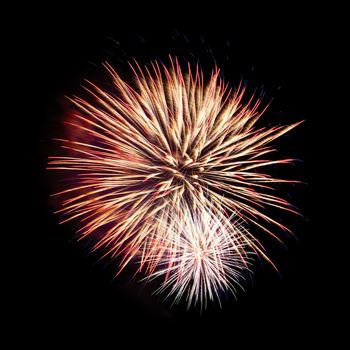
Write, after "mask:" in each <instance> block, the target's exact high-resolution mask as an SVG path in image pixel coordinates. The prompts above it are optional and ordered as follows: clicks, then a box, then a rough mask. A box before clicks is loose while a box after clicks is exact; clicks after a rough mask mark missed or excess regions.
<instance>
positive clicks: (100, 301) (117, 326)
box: [14, 3, 333, 348]
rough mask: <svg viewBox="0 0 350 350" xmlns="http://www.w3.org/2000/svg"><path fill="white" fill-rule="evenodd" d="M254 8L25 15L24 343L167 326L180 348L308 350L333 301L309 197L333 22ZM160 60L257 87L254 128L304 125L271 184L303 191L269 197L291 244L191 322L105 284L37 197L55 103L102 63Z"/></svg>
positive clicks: (322, 235) (108, 280) (320, 227)
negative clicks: (217, 342) (208, 344)
mask: <svg viewBox="0 0 350 350" xmlns="http://www.w3.org/2000/svg"><path fill="white" fill-rule="evenodd" d="M172 6H173V7H175V6H177V5H176V4H175V3H173V4H172ZM131 7H132V6H131ZM253 7H254V6H253V5H252V6H251V7H250V6H249V5H248V6H247V8H246V9H244V10H238V9H237V10H236V11H234V10H232V9H231V10H228V9H225V8H220V7H219V6H218V7H215V8H213V9H210V8H209V9H207V11H205V13H202V12H201V11H196V10H194V11H193V12H191V13H190V14H189V13H188V11H187V10H185V9H184V11H183V12H182V11H175V9H174V11H175V12H176V13H173V11H172V8H171V7H170V8H169V10H168V11H166V15H164V14H157V13H156V12H154V11H152V10H151V9H145V10H143V9H141V10H139V11H137V13H135V12H134V9H130V8H129V9H128V10H125V9H124V8H120V7H118V6H115V7H114V8H112V7H111V8H105V9H103V10H101V8H99V9H97V8H90V11H88V13H85V12H84V13H83V12H80V11H77V12H74V13H73V12H72V11H70V9H69V8H62V7H60V6H59V5H57V6H56V7H55V6H53V7H52V8H50V9H48V8H46V9H42V8H41V9H40V11H39V9H38V12H37V13H35V12H36V9H31V11H32V12H31V15H30V16H29V15H28V16H26V20H25V21H22V22H21V23H22V28H23V29H22V30H21V31H20V34H19V35H20V36H17V38H16V39H14V40H17V41H16V42H19V43H20V45H21V49H20V51H21V54H20V56H19V59H20V61H21V64H20V68H19V70H20V75H21V78H22V79H23V80H22V81H23V84H22V85H21V91H22V92H25V95H26V98H27V100H28V101H26V104H25V111H23V113H21V116H20V119H19V120H18V123H20V125H21V131H22V132H23V140H25V147H24V148H23V149H22V150H21V156H23V159H24V164H25V168H26V169H29V174H28V176H26V177H25V178H24V177H21V181H20V186H21V189H22V194H24V196H23V201H22V202H21V206H22V208H21V209H20V210H21V211H22V213H23V215H21V220H20V221H21V222H18V224H19V225H21V224H23V226H24V227H23V229H22V230H21V231H22V232H21V233H22V234H23V233H24V237H23V239H22V245H23V248H24V251H25V253H24V257H25V259H24V262H23V265H22V264H21V267H20V269H19V271H18V274H20V275H21V277H18V279H19V280H20V281H21V282H20V287H19V288H20V289H19V290H20V292H19V293H18V296H17V297H16V304H17V306H18V309H19V310H18V311H19V313H18V316H17V318H16V321H15V322H17V323H18V324H22V325H24V327H25V328H27V329H33V331H32V332H30V333H31V336H36V335H39V336H40V334H42V333H45V334H46V335H52V337H53V339H60V338H62V337H63V336H64V335H66V334H75V335H76V336H78V338H79V337H80V336H81V337H85V338H86V336H87V335H91V334H100V335H102V334H105V335H106V336H109V337H112V338H113V337H115V338H120V339H124V338H125V339H126V338H128V340H129V341H131V342H133V341H134V339H133V337H131V338H129V337H127V330H130V329H133V330H134V331H135V334H139V332H140V331H141V330H145V329H151V330H152V331H151V333H150V334H157V333H160V334H163V333H162V331H160V330H161V329H163V327H164V326H166V327H167V329H168V331H167V332H169V333H166V334H170V333H171V332H172V331H174V332H173V335H172V336H170V335H169V337H170V338H169V339H168V340H170V339H173V341H176V340H178V339H177V338H181V334H183V333H181V332H179V330H184V331H185V332H186V333H191V334H193V336H194V337H199V338H200V339H204V340H205V339H206V337H208V338H209V337H210V338H211V337H214V336H217V337H218V339H221V340H224V341H225V340H228V339H230V338H231V339H235V340H234V341H236V340H238V339H239V340H243V342H244V343H247V344H250V343H251V342H252V341H253V339H254V340H258V341H260V340H261V341H264V342H265V343H266V344H272V343H274V342H276V336H277V335H279V336H281V339H283V340H282V341H283V343H281V344H284V345H282V348H284V346H285V344H286V343H287V342H290V341H293V340H295V339H302V338H303V339H308V340H310V341H311V342H313V341H316V340H317V339H318V340H319V339H320V338H322V337H323V336H326V335H327V333H328V332H329V327H328V326H325V325H326V324H328V322H329V321H330V319H329V318H328V316H327V315H328V312H329V310H330V309H331V308H332V306H331V303H332V300H333V299H331V300H330V297H329V295H330V290H331V286H330V282H329V281H327V279H328V278H329V270H328V269H329V266H330V264H331V263H330V261H329V260H328V261H327V259H325V251H326V250H327V249H328V247H327V244H326V242H327V235H328V232H329V231H328V230H329V228H330V226H328V224H327V223H326V222H325V221H324V220H321V218H322V217H325V216H327V214H326V211H325V209H324V206H323V204H322V201H320V200H319V199H318V197H317V194H318V193H319V192H318V186H319V183H320V182H321V179H320V178H319V177H318V175H317V174H318V173H319V172H318V170H317V167H318V166H319V164H320V163H321V162H322V154H321V153H322V152H321V151H320V150H321V149H323V147H324V145H322V144H320V141H319V136H320V131H319V129H318V126H319V124H320V121H323V120H324V119H325V118H326V113H327V112H326V111H327V107H326V105H325V104H323V103H324V102H325V101H326V100H325V96H326V94H325V93H324V88H323V87H324V86H325V85H327V83H326V81H327V79H328V76H329V74H330V73H329V62H328V61H327V59H326V53H327V52H329V51H330V50H332V45H333V42H332V38H330V37H329V36H330V33H329V31H328V28H329V25H328V24H327V23H328V22H327V21H328V20H329V17H331V16H332V15H331V13H330V12H329V13H327V11H322V12H321V11H320V9H317V8H316V9H315V8H314V9H310V10H307V9H305V8H303V7H292V6H289V7H288V6H286V7H283V8H274V9H272V10H271V9H266V8H265V9H264V10H265V11H263V9H257V8H255V7H254V9H255V10H254V11H253ZM177 10H179V9H177ZM260 10H261V12H260ZM323 10H324V9H323ZM162 13H163V12H162ZM326 13H327V15H326ZM168 53H170V54H173V55H177V56H179V57H180V58H181V57H185V58H191V57H192V56H194V57H197V58H199V60H200V62H201V64H202V66H203V68H206V67H208V68H209V67H211V66H212V63H213V60H212V57H213V56H214V57H215V60H216V62H217V64H218V66H219V67H222V69H223V73H224V76H225V77H226V79H227V80H228V81H230V82H231V83H232V85H234V84H235V82H238V81H239V80H240V79H243V80H245V81H246V82H247V84H248V86H253V87H257V91H262V90H263V91H264V92H265V101H266V102H269V101H270V100H271V99H272V98H273V102H272V105H271V108H270V109H269V110H268V112H267V113H266V115H265V117H264V118H263V119H262V121H263V124H264V123H265V124H271V125H273V124H276V123H282V124H283V123H290V122H295V121H299V120H305V122H304V124H302V125H301V126H299V127H298V128H297V129H296V130H294V131H292V132H291V133H290V135H289V136H286V137H283V138H282V139H281V140H280V141H277V142H275V144H276V145H277V146H278V147H279V149H280V155H281V156H287V157H289V156H291V157H295V158H296V159H299V160H300V161H298V162H297V163H296V165H295V166H292V167H290V168H288V170H287V172H285V173H284V175H288V176H290V177H291V178H297V179H300V180H301V181H303V182H305V183H306V184H301V185H291V186H289V187H286V188H283V189H281V191H282V195H283V196H285V197H288V198H289V199H290V200H291V201H292V202H293V203H294V204H295V205H296V206H297V207H298V208H299V209H300V212H301V213H302V214H303V216H304V217H305V218H301V217H297V216H285V215H283V214H281V216H280V219H281V220H284V221H285V223H287V224H288V225H289V227H291V228H292V230H293V232H294V233H295V235H296V237H297V239H295V238H292V237H290V238H287V237H286V238H285V242H286V246H287V247H288V248H287V249H285V248H283V247H280V246H278V245H277V244H275V243H273V242H271V243H270V247H269V250H270V251H271V253H270V255H272V256H273V258H274V261H276V263H277V265H278V267H279V270H280V274H277V273H276V272H274V271H273V270H272V269H271V268H270V267H268V266H266V264H262V265H261V266H260V265H258V266H257V267H256V273H255V275H254V278H253V280H252V281H248V283H246V285H245V287H246V292H245V293H243V292H241V293H239V294H238V301H235V300H224V303H223V309H222V310H220V309H219V308H218V307H210V308H209V310H208V311H207V312H204V313H203V314H200V313H199V312H198V310H197V311H190V312H186V311H185V308H184V306H183V305H180V306H175V307H173V308H170V305H169V304H167V303H163V302H162V301H161V298H160V297H157V296H151V292H152V289H151V288H150V287H149V286H144V285H143V284H140V283H138V282H137V279H134V280H130V274H129V275H128V273H127V272H126V273H124V274H122V275H121V276H120V278H118V279H117V280H114V281H113V276H114V267H113V266H111V265H110V264H108V263H107V262H106V261H102V262H97V259H98V256H96V255H88V254H87V248H86V247H84V245H83V244H80V245H79V244H77V243H76V242H75V241H74V240H72V232H73V227H72V226H70V225H69V224H67V225H64V226H60V225H58V224H57V221H58V218H57V217H56V216H54V215H53V214H52V211H53V208H52V206H51V205H50V204H49V200H48V196H49V194H50V191H51V188H52V183H51V182H52V179H51V178H50V174H48V173H47V171H46V170H45V167H46V162H47V156H48V155H49V153H50V152H51V150H52V143H51V141H50V139H51V137H52V136H56V135H55V131H56V130H57V129H56V127H57V125H58V120H59V117H60V113H61V112H62V110H63V106H64V102H63V101H64V96H65V95H70V94H73V93H77V94H79V92H81V87H80V84H81V83H82V81H83V79H84V78H89V79H91V80H94V79H95V81H98V79H101V77H103V72H102V68H101V63H102V62H104V61H109V62H111V63H113V64H114V65H116V66H118V65H119V66H121V67H122V66H123V64H124V63H125V61H126V60H127V59H130V58H132V57H135V58H136V59H138V60H139V61H140V62H144V63H146V62H147V61H149V60H150V59H154V58H157V57H158V58H160V59H163V60H166V55H167V54H168ZM321 104H323V105H322V106H321ZM272 171H276V174H277V173H278V174H280V173H279V172H278V170H272ZM231 299H232V298H231ZM16 315H17V314H16ZM152 332H153V333H152ZM174 335H175V336H174ZM152 337H153V336H152ZM152 337H151V338H152ZM154 337H155V338H152V339H154V340H153V341H154V342H157V341H156V340H155V339H156V338H157V336H156V335H154ZM171 337H172V338H171ZM234 341H233V342H234Z"/></svg>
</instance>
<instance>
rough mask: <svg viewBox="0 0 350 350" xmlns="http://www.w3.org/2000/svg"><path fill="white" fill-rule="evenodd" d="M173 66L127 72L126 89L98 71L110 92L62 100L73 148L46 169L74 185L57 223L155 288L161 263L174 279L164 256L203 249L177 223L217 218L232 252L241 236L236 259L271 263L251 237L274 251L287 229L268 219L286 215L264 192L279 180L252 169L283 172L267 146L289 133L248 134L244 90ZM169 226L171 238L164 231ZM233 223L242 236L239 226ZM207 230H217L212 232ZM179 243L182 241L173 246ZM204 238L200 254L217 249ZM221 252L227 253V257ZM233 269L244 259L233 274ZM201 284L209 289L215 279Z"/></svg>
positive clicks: (251, 119) (254, 108) (282, 204)
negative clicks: (73, 227)
mask: <svg viewBox="0 0 350 350" xmlns="http://www.w3.org/2000/svg"><path fill="white" fill-rule="evenodd" d="M170 63H171V64H170V68H168V67H166V66H165V65H164V64H161V63H158V62H154V63H152V64H151V65H150V67H144V68H141V67H140V66H139V65H138V64H137V63H135V64H134V65H130V67H131V70H132V74H133V78H134V79H133V81H132V82H130V83H128V82H126V81H125V80H123V79H122V78H121V77H120V76H119V75H118V73H117V72H116V71H115V70H113V68H112V67H111V66H110V65H108V64H105V68H106V69H107V71H108V73H109V75H110V77H111V83H112V88H111V89H108V90H107V89H102V88H100V87H98V86H96V85H95V84H93V83H90V82H88V86H89V87H86V90H87V91H88V93H89V96H90V97H89V99H82V98H79V97H74V98H72V99H71V101H72V103H73V104H74V106H75V109H76V112H75V113H74V115H73V120H72V121H70V122H68V124H69V126H70V128H71V129H74V130H77V131H79V138H78V139H73V138H71V139H58V141H59V142H60V143H61V145H62V148H63V149H64V150H65V151H66V154H65V155H59V156H54V157H50V162H49V169H55V170H64V171H66V172H69V173H71V174H72V175H73V177H74V184H73V185H70V186H69V187H68V188H66V189H64V190H63V191H61V192H59V193H57V194H56V195H59V196H61V198H62V202H61V203H62V207H61V208H60V209H59V210H58V212H59V213H61V214H63V216H64V219H63V220H62V222H65V221H69V220H73V219H79V222H80V225H81V227H80V229H79V231H78V232H79V234H80V235H81V237H86V236H94V235H95V237H96V243H95V245H94V248H95V249H97V248H102V247H103V248H104V249H105V255H108V254H109V255H111V256H112V257H115V256H117V255H120V256H121V257H122V259H121V265H120V270H121V269H123V268H124V267H125V266H126V265H127V264H128V263H129V262H130V261H131V260H132V259H133V258H134V257H137V260H138V261H140V267H139V270H140V271H141V270H143V271H144V272H145V273H146V274H148V275H151V276H154V274H156V275H160V274H162V273H163V272H164V271H165V270H166V269H165V268H164V264H165V263H167V264H168V268H169V273H171V271H173V270H174V269H175V268H176V267H175V266H176V264H175V265H174V261H173V260H172V259H169V254H171V253H170V252H171V251H174V252H176V254H178V253H179V251H181V250H183V251H187V250H186V249H185V247H184V245H185V244H189V246H191V245H192V248H193V245H194V244H197V243H198V242H199V241H201V240H202V239H203V238H200V237H199V236H198V237H197V236H196V237H192V236H189V235H190V233H189V232H190V231H191V230H192V229H194V227H195V226H196V225H194V226H193V225H192V226H191V230H185V231H186V233H184V232H185V231H184V230H179V226H180V223H182V222H183V224H184V225H185V226H186V225H187V226H188V225H189V221H190V215H194V217H195V221H196V222H199V221H200V219H198V216H199V215H200V213H208V212H209V213H210V214H203V215H204V216H206V215H209V216H210V218H211V220H214V219H213V217H220V218H222V217H223V214H222V213H225V215H226V216H228V217H230V216H233V217H234V218H235V220H233V222H232V221H231V224H230V225H231V227H230V228H228V227H229V224H228V222H225V224H223V225H221V227H224V228H225V230H224V231H229V232H231V233H232V232H234V237H236V238H235V240H237V239H238V238H237V237H238V236H239V239H238V241H239V242H240V245H239V246H240V247H241V246H242V247H243V246H244V247H246V249H247V250H250V251H253V252H255V253H257V254H259V255H261V256H263V257H264V258H265V259H267V260H269V259H268V257H267V255H266V254H265V252H264V248H263V246H262V245H261V244H260V243H259V241H257V240H256V239H255V238H254V229H253V227H254V226H256V227H258V228H259V229H260V230H263V231H265V232H267V233H268V234H270V235H272V236H273V237H276V238H277V239H278V236H277V235H276V234H275V233H274V232H272V230H271V227H270V226H271V225H270V224H272V225H275V226H276V227H278V228H279V229H282V230H287V231H288V229H287V228H286V227H285V226H283V225H282V224H280V223H279V222H277V221H276V220H275V219H273V218H272V217H270V216H269V215H268V214H267V213H266V207H275V208H280V209H283V210H289V211H293V209H292V208H291V206H290V205H289V204H288V202H287V201H285V200H284V199H282V198H279V197H277V196H275V195H272V194H271V192H269V191H270V190H271V189H272V186H273V184H275V183H280V182H286V180H282V179H276V178H273V177H271V176H269V175H268V174H266V173H264V172H260V169H261V168H265V167H267V166H271V165H273V164H284V163H289V162H291V161H292V160H291V159H283V160H270V159H268V158H265V157H266V156H267V155H268V154H269V153H271V152H272V151H273V148H272V147H271V146H270V145H269V144H270V143H271V142H272V141H273V140H275V139H276V138H278V137H280V136H281V135H283V134H285V133H286V132H288V131H289V130H291V129H293V128H294V127H295V126H296V125H298V123H296V124H293V125H289V126H276V127H271V128H257V127H256V122H257V121H258V119H259V118H260V117H261V115H262V113H263V112H264V109H260V108H259V107H260V100H259V99H254V97H251V98H250V99H248V100H247V102H246V103H244V102H243V101H244V97H245V88H244V87H242V86H241V85H239V86H238V88H237V89H235V90H232V89H231V88H229V86H228V85H227V84H225V83H224V81H223V80H222V78H221V77H220V71H219V69H217V68H215V69H214V71H213V72H212V74H211V76H210V78H209V79H205V78H204V73H203V72H202V71H201V70H200V68H199V66H198V65H197V66H195V67H194V68H193V67H191V66H190V64H188V67H187V69H186V71H184V70H182V69H181V67H180V65H179V63H178V61H177V60H173V59H171V60H170ZM183 203H185V205H184V204H183ZM184 208H186V209H184ZM190 213H192V214H190ZM174 215H175V217H176V218H177V219H176V220H175V221H176V222H177V224H176V225H177V226H178V229H176V230H174V229H172V227H173V226H172V225H173V224H172V222H173V221H174V220H173V218H174ZM181 216H183V217H184V221H182V219H181ZM203 220H204V221H207V220H208V218H207V217H206V218H205V219H203ZM226 221H227V220H226ZM237 221H239V222H242V223H244V227H245V228H244V229H242V225H239V226H237V225H236V224H235V222H237ZM207 223H208V222H207ZM200 225H201V224H200ZM213 225H215V220H214V221H213V222H212V223H211V224H209V227H211V226H213ZM165 227H170V229H164V228H165ZM197 228H198V227H197ZM176 232H182V233H181V234H180V236H179V237H177V236H178V234H177V233H176ZM191 232H192V231H191ZM201 234H202V233H201V232H199V233H198V235H201ZM208 234H209V233H207V234H206V233H203V235H204V237H206V239H209V238H210V239H212V238H213V239H214V238H215V240H214V241H212V242H211V243H209V242H208V244H212V245H216V246H218V243H219V242H222V241H221V239H222V237H226V235H225V234H224V233H222V236H220V235H219V236H215V237H211V236H210V235H209V236H208ZM169 235H170V236H169ZM206 235H207V236H206ZM231 236H232V235H231ZM196 239H198V241H196ZM225 239H226V238H225ZM179 240H180V241H181V244H180V242H179ZM209 241H210V240H209ZM214 242H215V243H214ZM189 249H190V248H189ZM222 249H223V251H224V252H227V247H225V245H224V246H223V247H222ZM235 252H237V250H233V254H235ZM174 254H175V253H174ZM220 254H224V253H220V252H218V256H220ZM228 256H230V254H229V255H228ZM231 257H232V256H231ZM184 259H185V260H186V259H188V258H187V257H185V256H184ZM185 260H184V262H183V263H184V264H185ZM232 261H234V262H237V261H238V260H237V259H233V260H232ZM176 262H177V267H180V266H182V265H181V264H182V263H181V262H180V261H178V260H176ZM241 264H243V265H244V259H243V260H242V261H241V263H237V267H238V268H239V267H240V266H241ZM159 267H161V268H160V270H159ZM165 275H166V276H168V273H166V274H165ZM176 276H177V277H174V278H173V279H171V278H170V279H167V281H168V282H165V285H166V286H168V285H169V284H170V282H169V281H171V283H172V282H173V281H174V283H175V280H176V283H175V285H179V284H180V283H181V281H178V280H177V278H178V276H179V273H177V274H176ZM188 276H190V275H188ZM220 276H222V275H220ZM228 276H230V274H228ZM166 278H168V277H166ZM203 278H204V277H203ZM220 278H221V277H220ZM201 281H202V282H198V283H207V282H208V281H206V282H203V280H201ZM210 282H211V283H214V284H215V283H216V284H218V282H217V281H216V282H215V279H211V280H210ZM196 283H197V282H196ZM208 283H209V282H208ZM220 283H222V284H219V286H222V287H224V288H223V289H225V288H229V286H231V285H230V284H229V282H228V280H226V281H225V282H223V281H221V282H220ZM175 288H176V287H175ZM214 289H215V288H214ZM193 290H196V291H197V293H198V294H196V296H195V299H194V300H198V298H199V299H201V300H202V299H203V298H204V296H207V295H209V296H210V298H211V296H212V295H213V292H212V289H210V288H209V286H207V285H206V287H205V288H204V287H201V288H200V287H198V286H197V287H194V284H193V285H192V287H190V288H189V293H190V294H189V295H190V297H189V300H192V299H193V296H192V297H191V295H192V294H191V293H193ZM180 294H182V292H181V293H180Z"/></svg>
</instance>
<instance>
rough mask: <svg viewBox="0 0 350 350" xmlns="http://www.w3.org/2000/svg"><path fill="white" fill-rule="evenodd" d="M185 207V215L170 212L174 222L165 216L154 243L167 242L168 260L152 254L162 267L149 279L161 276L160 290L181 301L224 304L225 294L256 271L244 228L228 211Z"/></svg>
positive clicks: (164, 247)
mask: <svg viewBox="0 0 350 350" xmlns="http://www.w3.org/2000/svg"><path fill="white" fill-rule="evenodd" d="M182 208H183V211H182V213H181V215H177V214H173V215H171V216H170V218H169V219H170V220H169V221H170V224H164V220H163V219H162V220H161V221H160V222H159V227H160V228H163V231H162V232H159V236H158V237H157V238H156V240H155V241H154V242H149V243H151V244H152V245H156V246H158V247H163V254H162V259H161V262H158V259H159V257H158V256H154V257H153V256H150V257H149V259H150V261H152V260H153V259H156V261H157V262H158V263H157V269H156V271H154V272H153V273H152V274H151V275H150V276H148V277H146V278H145V280H147V281H148V280H152V279H156V278H160V279H161V281H162V282H161V286H160V287H159V289H158V290H157V291H158V292H160V293H165V294H166V298H169V297H171V296H174V302H175V303H177V302H178V301H179V300H180V299H182V298H185V299H186V301H187V306H188V308H189V307H190V306H191V305H196V304H200V306H201V308H203V307H204V308H205V307H206V306H207V301H208V300H210V301H214V300H217V301H218V302H219V304H220V305H221V303H220V296H221V294H222V293H227V292H230V293H232V294H233V295H235V294H236V287H240V288H242V286H241V283H240V281H241V280H243V279H245V277H246V275H247V272H250V271H249V262H250V258H249V257H248V254H251V253H250V252H247V244H246V241H245V240H244V238H243V236H242V232H243V230H244V228H243V227H241V225H240V224H239V223H238V222H236V221H234V219H233V218H227V217H226V216H225V215H224V213H220V212H216V213H215V214H213V213H211V212H210V211H209V210H205V209H203V208H196V209H195V210H194V211H193V210H192V208H190V207H189V206H188V204H187V203H183V204H182ZM233 223H234V224H233Z"/></svg>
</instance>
